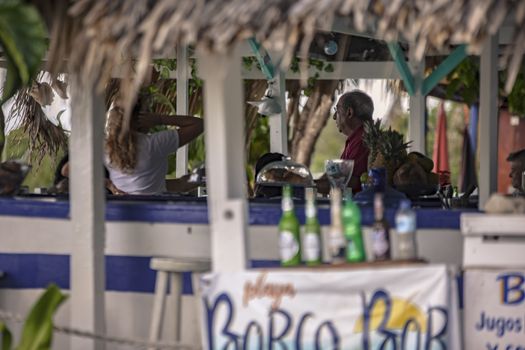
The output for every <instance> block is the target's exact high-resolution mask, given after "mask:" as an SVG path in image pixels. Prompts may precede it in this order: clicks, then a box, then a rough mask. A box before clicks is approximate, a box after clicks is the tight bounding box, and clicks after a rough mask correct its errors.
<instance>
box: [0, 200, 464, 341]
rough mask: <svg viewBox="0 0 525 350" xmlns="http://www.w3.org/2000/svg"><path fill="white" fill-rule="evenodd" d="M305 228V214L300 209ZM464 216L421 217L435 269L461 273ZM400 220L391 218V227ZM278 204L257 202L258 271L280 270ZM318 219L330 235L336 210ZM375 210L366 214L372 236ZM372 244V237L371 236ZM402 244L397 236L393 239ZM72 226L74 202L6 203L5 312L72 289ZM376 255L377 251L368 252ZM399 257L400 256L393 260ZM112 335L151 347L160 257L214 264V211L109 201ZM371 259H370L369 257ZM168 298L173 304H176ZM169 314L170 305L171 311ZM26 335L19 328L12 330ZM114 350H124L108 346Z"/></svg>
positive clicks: (191, 320) (0, 211)
mask: <svg viewBox="0 0 525 350" xmlns="http://www.w3.org/2000/svg"><path fill="white" fill-rule="evenodd" d="M297 214H298V216H299V219H300V221H303V220H304V214H303V207H302V206H300V205H298V206H297ZM460 214H461V212H459V211H443V210H440V209H420V210H418V211H417V215H418V227H420V229H419V230H418V237H417V239H418V244H419V251H420V256H421V257H422V258H424V259H426V260H428V261H429V262H430V263H446V264H450V265H455V266H460V264H461V261H462V250H463V245H462V237H461V234H460V231H459V218H460ZM393 215H394V212H393V210H387V217H388V218H389V220H390V221H391V222H392V219H393ZM279 216H280V206H279V204H277V203H257V202H252V203H251V204H250V206H249V215H248V218H249V228H248V232H249V237H250V239H249V242H250V245H249V249H248V255H249V260H250V261H251V266H252V267H275V266H278V245H277V232H276V225H277V222H278V220H279ZM319 218H320V221H321V223H322V225H323V232H324V233H326V232H327V229H328V226H327V224H328V223H329V209H328V207H327V206H324V205H321V206H320V208H319ZM371 220H372V210H371V208H364V209H363V223H364V225H365V233H368V232H369V225H370V223H371ZM366 240H367V241H370V235H369V234H366ZM393 240H394V243H395V236H393ZM72 244H73V230H72V224H71V221H70V220H69V205H68V202H67V201H54V202H45V201H38V200H34V199H15V200H13V199H2V200H0V247H1V248H0V270H2V271H4V272H5V275H4V277H3V278H2V279H0V309H2V310H8V311H11V312H15V313H18V314H25V313H26V312H27V310H28V309H29V307H30V306H31V304H32V303H33V301H34V300H35V299H36V297H37V296H38V295H39V294H40V293H41V291H42V289H43V288H45V286H46V285H47V284H48V283H51V282H54V283H56V284H58V285H59V286H60V287H61V288H62V289H64V290H69V287H70V254H71V251H72ZM367 246H368V247H369V246H370V244H367ZM395 254H396V252H395V251H394V257H395ZM105 255H106V294H105V296H106V298H105V299H106V327H107V328H106V329H107V334H108V335H111V336H119V337H131V338H141V339H147V337H148V329H149V324H150V317H151V312H152V305H153V291H154V285H155V272H154V271H153V270H150V269H149V259H150V258H151V257H153V256H155V257H157V256H170V257H192V258H209V257H210V255H211V244H210V230H209V226H208V214H207V205H206V203H205V202H203V201H202V200H200V201H197V202H195V201H194V202H190V201H186V202H183V201H177V202H167V203H163V202H143V201H137V202H124V201H109V202H108V203H107V209H106V242H105ZM369 255H370V254H369ZM189 280H190V278H189V275H187V276H185V286H184V288H183V320H184V321H183V323H182V341H183V342H184V343H190V344H195V345H197V344H200V338H199V333H198V328H199V327H198V320H197V312H196V309H195V308H194V304H193V303H192V302H193V301H194V300H193V298H192V291H191V289H190V288H189V284H188V282H189ZM169 299H170V298H168V303H171V300H169ZM69 308H70V302H69V301H68V302H66V303H65V304H64V305H63V306H62V307H61V309H60V310H59V312H58V314H57V317H56V323H57V324H59V325H68V324H69V323H70V319H69V315H70V312H69ZM167 310H170V305H169V304H168V305H167ZM172 322H173V315H169V314H166V318H165V321H164V330H165V332H164V334H165V336H163V340H166V341H169V340H172V339H171V338H170V337H172V336H173V334H172V332H171V330H172V329H173V326H172ZM13 329H15V330H16V331H19V330H20V329H19V327H13ZM69 344H70V343H69V339H68V337H67V336H64V335H62V334H60V333H57V334H56V338H55V346H54V349H68V348H69ZM107 348H108V349H118V347H113V346H108V347H107Z"/></svg>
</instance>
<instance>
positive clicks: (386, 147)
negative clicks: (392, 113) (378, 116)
mask: <svg viewBox="0 0 525 350" xmlns="http://www.w3.org/2000/svg"><path fill="white" fill-rule="evenodd" d="M363 141H364V142H365V144H366V145H367V147H368V149H369V150H370V154H369V157H368V167H369V168H376V167H383V168H385V170H386V177H387V183H388V184H390V185H392V183H393V176H394V173H395V172H396V170H397V168H398V167H399V166H400V165H401V164H403V163H404V162H405V161H406V158H407V149H408V146H409V145H410V143H411V142H412V141H409V142H405V141H404V137H403V135H402V134H400V133H399V132H397V131H396V130H393V129H392V127H389V128H388V129H384V128H383V127H382V126H381V120H376V121H375V122H367V123H365V134H364V136H363ZM359 175H361V174H359Z"/></svg>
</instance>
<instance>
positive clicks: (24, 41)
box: [0, 0, 47, 105]
mask: <svg viewBox="0 0 525 350" xmlns="http://www.w3.org/2000/svg"><path fill="white" fill-rule="evenodd" d="M46 36H47V30H46V27H45V24H44V22H43V20H42V18H41V17H40V15H39V13H38V11H37V10H36V8H35V7H34V6H32V5H26V4H23V3H21V2H20V1H16V0H11V1H3V2H2V3H0V46H1V47H2V49H3V50H4V52H5V54H6V59H7V75H6V82H5V86H4V89H3V95H2V100H1V103H0V105H1V104H3V103H4V102H5V101H7V100H8V99H9V98H10V97H12V96H13V95H14V94H15V93H16V91H17V90H18V89H19V88H20V87H21V86H24V85H27V84H29V82H30V81H31V79H32V78H33V77H34V76H35V75H36V74H37V73H38V70H39V68H40V65H41V61H42V58H43V57H44V54H45V52H46V49H47V39H46Z"/></svg>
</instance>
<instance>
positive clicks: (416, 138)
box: [408, 61, 427, 154]
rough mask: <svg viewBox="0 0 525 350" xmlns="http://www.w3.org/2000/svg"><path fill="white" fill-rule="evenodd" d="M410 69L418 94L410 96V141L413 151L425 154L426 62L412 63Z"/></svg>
mask: <svg viewBox="0 0 525 350" xmlns="http://www.w3.org/2000/svg"><path fill="white" fill-rule="evenodd" d="M410 68H411V71H412V74H413V76H414V85H415V88H416V94H415V95H413V96H410V99H409V109H410V116H409V119H408V140H412V141H413V142H412V144H411V145H410V150H411V151H417V152H420V153H423V154H425V153H426V152H425V148H426V147H425V142H426V136H427V135H426V132H425V131H426V130H425V105H426V99H425V96H423V95H422V94H421V86H422V83H423V79H424V75H423V74H424V71H425V62H424V61H420V62H414V61H411V62H410Z"/></svg>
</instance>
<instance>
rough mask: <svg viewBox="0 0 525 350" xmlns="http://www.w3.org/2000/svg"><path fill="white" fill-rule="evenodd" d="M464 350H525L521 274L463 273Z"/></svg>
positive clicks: (524, 299)
mask: <svg viewBox="0 0 525 350" xmlns="http://www.w3.org/2000/svg"><path fill="white" fill-rule="evenodd" d="M464 320H465V324H464V332H465V345H466V349H468V350H525V270H523V269H521V270H520V269H517V270H467V271H465V309H464Z"/></svg>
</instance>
